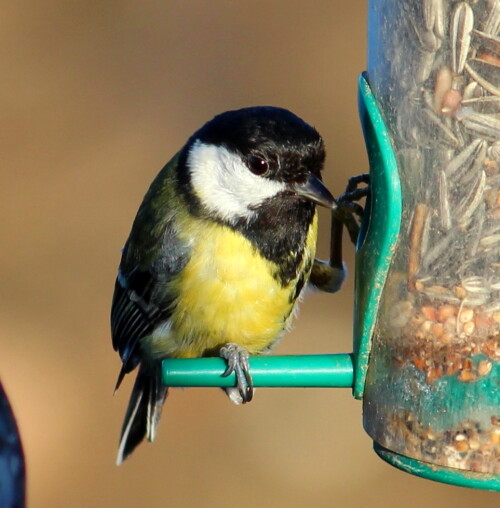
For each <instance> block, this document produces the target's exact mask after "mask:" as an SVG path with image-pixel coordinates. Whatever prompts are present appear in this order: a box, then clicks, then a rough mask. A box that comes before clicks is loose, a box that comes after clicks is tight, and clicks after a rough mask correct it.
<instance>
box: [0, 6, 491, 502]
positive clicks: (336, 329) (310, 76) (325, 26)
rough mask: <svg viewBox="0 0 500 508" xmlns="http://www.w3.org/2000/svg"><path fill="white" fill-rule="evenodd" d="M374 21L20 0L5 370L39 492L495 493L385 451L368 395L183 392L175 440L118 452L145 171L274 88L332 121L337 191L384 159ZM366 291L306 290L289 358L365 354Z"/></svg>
mask: <svg viewBox="0 0 500 508" xmlns="http://www.w3.org/2000/svg"><path fill="white" fill-rule="evenodd" d="M365 17H366V8H365V2H357V3H356V4H353V2H348V1H347V0H337V1H326V0H325V1H315V2H308V3H306V2H302V1H290V0H287V1H285V0H283V1H269V0H253V1H251V2H250V1H246V2H236V1H222V0H217V1H212V2H208V1H202V0H200V1H194V0H189V1H187V0H178V1H151V2H130V1H108V2H93V1H90V2H89V1H88V0H87V1H84V0H74V1H66V2H64V1H59V2H57V1H50V0H46V1H44V2H36V1H34V0H31V1H30V0H28V1H26V2H4V5H3V7H2V15H1V18H0V24H1V28H0V41H1V43H0V47H1V50H0V51H1V58H2V79H1V80H0V99H1V102H2V107H1V111H2V115H3V122H2V125H3V128H2V138H3V139H2V141H3V142H2V145H3V146H2V153H1V158H2V163H1V166H0V167H1V171H2V179H1V186H0V209H1V221H0V228H1V229H0V234H1V238H2V249H1V253H0V256H1V259H0V267H1V268H0V288H1V290H0V291H1V293H0V297H1V305H0V341H1V356H0V375H1V378H2V380H3V382H4V385H5V388H6V390H7V391H8V393H9V395H10V398H11V403H12V405H13V408H14V410H15V411H16V414H17V417H18V421H19V426H20V429H21V433H22V437H23V440H24V446H25V450H26V455H27V468H28V497H29V505H30V506H32V507H43V508H45V507H118V506H119V507H121V508H126V507H132V506H134V507H137V506H145V507H159V506H173V507H191V506H194V507H198V506H199V507H226V506H233V505H238V506H241V507H250V506H251V507H254V506H269V507H303V506H321V507H323V506H325V507H328V506H342V507H344V506H345V507H368V508H371V507H399V506H405V508H412V507H421V506H429V507H453V508H461V507H464V508H465V507H468V506H470V505H471V504H474V505H478V506H479V505H482V506H488V505H490V506H493V504H494V497H493V496H494V494H491V493H484V492H475V491H472V490H466V489H460V488H457V487H450V486H445V485H440V484H435V483H432V482H428V481H425V480H422V479H419V478H415V477H412V476H410V475H407V474H405V473H402V472H399V471H397V470H395V469H393V468H391V467H390V466H388V465H386V464H385V463H383V462H382V461H381V460H379V459H378V458H377V457H376V455H375V454H374V452H373V451H372V450H371V441H370V439H369V438H368V436H367V435H366V434H365V433H364V431H363V429H362V424H361V404H360V402H358V401H355V400H354V399H352V397H351V394H350V392H349V390H313V389H309V390H300V389H288V390H285V389H283V390H277V389H260V390H258V393H257V396H256V399H255V401H254V402H252V404H249V405H248V406H245V407H235V406H233V405H231V404H230V403H229V402H228V400H227V399H226V398H225V397H224V396H223V395H222V393H220V391H219V390H214V389H190V390H184V391H183V390H173V391H172V394H171V396H170V398H169V400H168V403H167V406H166V408H165V411H164V415H163V421H162V424H161V426H160V432H159V436H158V440H157V442H156V443H155V444H154V445H153V446H151V445H143V446H142V447H140V448H139V449H138V450H137V451H136V453H135V454H134V456H133V457H132V458H131V460H129V461H127V462H126V463H125V464H124V465H123V466H122V467H120V468H117V467H116V466H115V465H114V461H115V455H116V448H117V443H118V434H119V430H120V426H121V423H122V418H123V415H124V412H125V407H126V404H127V401H128V396H129V391H130V388H131V383H132V379H127V381H126V382H125V383H124V386H123V388H122V389H121V390H120V391H119V393H118V394H117V395H116V396H115V397H112V391H113V386H114V383H115V380H116V375H117V373H118V369H119V360H118V357H117V356H116V354H115V353H114V352H113V350H112V348H111V342H110V336H109V307H110V300H111V295H112V289H113V284H114V278H115V274H116V268H117V265H118V261H119V256H120V248H121V246H122V245H123V243H124V241H125V239H126V237H127V235H128V233H129V228H130V226H131V222H132V219H133V217H134V215H135V213H136V210H137V207H138V205H139V202H140V200H141V198H142V196H143V194H144V192H145V191H146V189H147V186H148V185H149V183H150V181H151V179H152V178H153V176H154V175H155V174H156V173H157V171H158V170H159V169H160V168H161V167H162V165H163V164H164V163H165V162H166V160H167V159H169V158H170V156H171V155H172V154H173V153H174V152H175V151H176V150H177V149H178V148H180V147H181V146H182V144H183V143H184V141H185V140H186V138H187V137H188V136H189V135H190V134H191V133H192V132H193V131H194V130H195V129H196V128H198V127H199V126H200V125H201V124H202V123H203V122H205V121H206V120H208V119H210V118H211V117H212V116H213V115H215V114H217V113H219V112H221V111H224V110H227V109H231V108H239V107H243V106H248V105H256V104H273V105H278V106H283V107H286V108H289V109H291V110H292V111H294V112H296V113H297V114H298V115H300V116H302V117H303V118H304V119H305V120H307V121H309V122H310V123H312V124H314V125H315V126H316V127H317V128H318V130H319V131H320V132H321V133H322V134H323V136H324V138H325V140H326V144H327V148H328V162H327V167H326V172H325V178H326V181H327V183H328V185H329V186H330V187H331V188H332V190H333V191H334V193H335V194H339V193H340V192H341V191H342V189H343V186H344V182H345V180H346V178H347V176H348V175H352V174H355V173H358V172H360V171H364V170H365V169H366V156H365V152H364V145H363V141H362V135H361V130H360V127H359V124H358V116H357V106H356V80H357V76H358V73H359V72H360V71H362V70H363V68H364V65H365V51H366V48H365V33H366V26H365V25H366V20H365ZM323 219H327V217H326V216H323ZM325 222H326V221H325V220H323V226H325ZM322 236H323V238H322V244H321V247H320V254H322V255H326V242H327V228H326V227H323V235H322ZM348 263H349V265H350V267H351V273H352V269H353V265H352V249H350V250H349V253H348ZM351 307H352V276H351V280H350V282H349V285H348V287H347V289H346V291H345V292H344V293H343V294H342V295H334V296H328V295H314V296H312V297H310V298H309V299H308V301H307V302H306V303H305V304H304V305H303V306H302V309H301V314H300V317H299V320H298V322H297V326H296V328H295V330H294V331H293V333H291V334H289V336H288V337H287V338H286V340H284V341H283V342H282V344H281V345H280V347H279V348H278V352H279V353H281V354H292V353H320V352H332V351H337V352H346V351H349V350H350V348H351V345H350V341H351V339H350V335H351ZM129 377H130V378H131V377H132V376H129ZM495 499H496V500H497V501H498V498H497V497H495Z"/></svg>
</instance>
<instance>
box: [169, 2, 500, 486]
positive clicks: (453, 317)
mask: <svg viewBox="0 0 500 508" xmlns="http://www.w3.org/2000/svg"><path fill="white" fill-rule="evenodd" d="M441 5H442V4H441V2H422V0H406V1H402V0H378V1H373V0H372V1H370V2H369V13H370V17H369V54H368V72H367V73H365V74H363V75H362V76H361V77H360V80H359V109H360V117H361V123H362V127H363V132H364V136H365V142H366V146H367V151H368V158H369V163H370V187H371V195H370V197H369V199H368V201H367V203H366V207H365V216H364V219H363V223H362V226H361V231H360V237H359V239H358V245H357V252H356V274H355V286H356V288H355V302H354V333H353V336H354V344H353V352H352V353H348V354H330V355H306V356H264V357H253V358H251V359H250V372H251V374H252V378H253V381H254V385H255V386H258V387H266V386H267V387H271V386H272V387H299V386H300V387H350V388H352V389H353V394H354V397H355V398H357V399H362V400H363V422H364V427H365V429H366V431H367V432H368V434H369V435H370V436H371V437H372V438H373V440H374V449H375V451H376V453H377V454H378V455H379V456H380V457H382V458H383V459H384V460H386V461H387V462H389V463H390V464H392V465H393V466H395V467H397V468H399V469H402V470H404V471H407V472H409V473H411V474H414V475H417V476H421V477H424V478H428V479H431V480H435V481H440V482H444V483H450V484H455V485H460V486H466V487H471V488H476V489H488V490H494V491H500V240H499V238H500V235H499V234H498V231H500V213H498V212H499V211H500V143H499V141H498V140H499V139H500V134H499V126H498V125H497V124H498V120H497V119H496V117H495V111H497V110H495V109H494V108H495V107H498V101H496V99H495V97H493V95H492V90H493V91H494V86H495V85H494V83H490V80H492V77H493V74H492V70H491V69H490V68H489V67H488V66H491V65H492V64H491V63H489V61H491V58H490V59H489V60H488V59H487V58H486V57H485V56H484V55H485V54H490V55H491V53H494V52H495V51H498V43H496V45H495V41H494V39H495V37H494V35H495V34H494V33H493V32H495V30H498V21H495V20H497V19H498V9H497V10H496V11H495V9H496V7H495V5H496V4H495V3H494V2H489V3H488V2H476V3H474V4H473V5H469V4H466V3H465V2H460V3H456V4H454V5H452V6H451V7H447V8H446V9H442V8H441V7H440V6H441ZM422 6H428V8H423V7H422ZM495 13H496V14H495ZM495 16H496V17H495ZM492 41H493V42H492ZM497 57H499V55H497ZM495 90H496V89H495ZM495 101H496V102H495ZM495 105H496V106H495ZM491 108H493V109H491ZM492 111H493V113H492ZM495 122H496V123H495ZM495 129H496V130H495ZM225 367H226V364H225V362H224V361H223V360H222V359H220V358H204V359H189V360H188V359H167V360H165V361H164V362H163V382H164V384H165V385H168V386H220V387H222V386H234V384H235V377H234V374H232V375H230V376H228V377H226V378H224V377H222V373H223V372H224V370H225Z"/></svg>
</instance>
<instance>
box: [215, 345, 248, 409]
mask: <svg viewBox="0 0 500 508" xmlns="http://www.w3.org/2000/svg"><path fill="white" fill-rule="evenodd" d="M219 354H220V356H221V358H224V359H225V360H226V361H227V368H226V370H225V371H224V373H223V374H222V377H227V376H230V375H231V374H232V373H233V372H234V374H235V375H236V388H237V390H238V393H239V395H240V397H241V403H243V404H245V403H247V402H250V401H251V400H252V398H253V392H254V389H253V381H252V376H251V375H250V365H249V363H248V358H249V356H250V355H249V354H248V351H247V350H246V349H245V348H244V347H242V346H239V345H238V344H234V343H232V342H230V343H228V344H226V345H225V346H224V347H222V348H221V350H220V353H219ZM231 399H232V400H234V399H233V397H231Z"/></svg>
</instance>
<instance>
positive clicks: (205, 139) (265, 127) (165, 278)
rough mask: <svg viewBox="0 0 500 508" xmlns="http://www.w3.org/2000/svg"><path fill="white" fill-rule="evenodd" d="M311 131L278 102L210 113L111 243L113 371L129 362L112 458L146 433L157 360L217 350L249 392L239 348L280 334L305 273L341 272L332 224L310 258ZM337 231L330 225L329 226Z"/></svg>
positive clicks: (155, 395) (322, 276)
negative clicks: (117, 245)
mask: <svg viewBox="0 0 500 508" xmlns="http://www.w3.org/2000/svg"><path fill="white" fill-rule="evenodd" d="M324 159H325V149H324V143H323V140H322V138H321V136H320V135H319V133H318V132H317V131H316V130H315V129H314V128H313V127H311V126H310V125H309V124H307V123H306V122H304V121H303V120H301V119H300V118H299V117H298V116H296V115H294V114H293V113H291V112H290V111H287V110H285V109H281V108H277V107H268V106H264V107H251V108H245V109H240V110H237V111H228V112H226V113H222V114H220V115H218V116H216V117H215V118H213V119H212V120H210V121H209V122H208V123H206V124H205V125H204V126H203V127H201V129H199V130H198V131H196V132H195V133H194V134H193V135H192V136H191V137H190V138H189V139H188V141H187V143H186V144H185V146H184V147H183V148H182V149H181V150H180V151H179V152H178V153H177V154H176V155H175V156H174V157H173V158H172V160H171V161H170V162H168V163H167V165H166V166H165V167H164V168H163V169H162V170H161V171H160V173H159V174H158V176H157V177H156V178H155V180H154V181H153V183H152V184H151V187H150V188H149V190H148V192H147V194H146V196H145V197H144V200H143V202H142V204H141V206H140V208H139V211H138V213H137V216H136V218H135V221H134V223H133V226H132V231H131V233H130V236H129V238H128V240H127V242H126V244H125V247H124V249H123V251H122V258H121V263H120V267H119V272H118V277H117V279H116V284H115V291H114V296H113V303H112V310H111V329H112V337H113V347H114V349H115V350H116V351H118V352H119V354H120V357H121V360H122V362H123V365H122V368H121V371H120V374H119V376H118V381H117V384H116V388H118V387H119V385H120V383H121V381H122V379H123V377H124V375H125V374H126V373H128V372H131V371H132V370H134V369H135V368H136V367H137V366H139V372H138V374H137V378H136V381H135V385H134V388H133V391H132V395H131V398H130V402H129V405H128V408H127V412H126V415H125V420H124V423H123V427H122V431H121V438H120V445H119V450H118V458H117V463H118V464H120V463H121V462H122V461H123V460H125V459H126V458H127V457H128V456H129V455H130V453H131V452H132V451H133V450H134V449H135V447H136V446H137V445H138V444H139V443H140V442H141V441H142V440H143V439H144V437H146V438H147V439H148V441H153V440H154V438H155V434H156V429H157V426H158V422H159V419H160V413H161V409H162V406H163V403H164V401H165V398H166V396H167V391H168V388H167V387H165V386H163V385H162V383H161V360H163V359H165V358H195V357H206V356H217V355H221V356H223V357H224V358H225V359H226V360H227V363H228V369H227V371H226V374H229V373H231V372H235V374H236V378H237V386H236V387H234V388H230V389H227V392H228V395H229V396H230V398H231V399H232V400H233V402H235V403H245V402H248V401H249V400H251V398H252V395H253V387H252V383H251V377H250V375H249V372H248V357H249V355H258V354H261V353H263V352H266V351H268V350H270V349H271V348H272V347H273V345H275V344H276V343H277V342H278V341H279V339H280V338H281V337H282V335H283V334H284V332H286V331H287V330H288V329H289V327H290V323H291V320H292V317H293V315H294V311H295V310H296V308H297V302H298V301H299V300H300V296H301V294H302V293H303V291H304V288H305V286H306V285H307V284H308V283H309V284H312V285H313V286H316V287H319V288H321V289H323V290H326V291H329V292H334V291H336V290H338V289H339V288H340V286H341V285H342V282H343V280H344V277H345V269H344V265H343V263H342V259H341V258H342V255H341V248H340V235H341V228H339V227H338V224H337V226H335V227H334V222H332V255H331V259H330V261H329V262H322V261H318V260H315V251H316V236H317V227H318V214H317V211H316V205H321V206H325V207H327V208H330V209H332V210H335V209H336V207H337V204H336V201H335V199H334V198H333V196H332V195H331V193H330V192H329V191H328V190H327V188H326V187H325V186H324V184H323V183H322V180H321V170H322V168H323V163H324ZM339 230H340V233H339Z"/></svg>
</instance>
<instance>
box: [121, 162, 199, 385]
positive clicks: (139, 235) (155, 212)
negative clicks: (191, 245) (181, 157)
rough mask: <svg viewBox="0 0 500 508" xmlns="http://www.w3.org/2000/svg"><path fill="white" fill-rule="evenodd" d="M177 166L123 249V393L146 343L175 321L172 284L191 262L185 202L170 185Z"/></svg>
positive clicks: (156, 188) (163, 176)
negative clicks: (182, 232)
mask: <svg viewBox="0 0 500 508" xmlns="http://www.w3.org/2000/svg"><path fill="white" fill-rule="evenodd" d="M175 162H176V161H175V159H174V160H173V161H171V162H170V163H169V164H167V165H166V166H165V168H163V170H162V171H161V172H160V174H159V175H158V177H157V178H156V180H155V181H154V182H153V184H152V186H151V188H150V189H149V191H148V194H147V195H146V197H145V199H144V201H143V203H142V205H141V207H140V209H139V212H138V214H137V218H136V221H135V222H134V225H133V227H132V232H131V234H130V237H129V239H128V241H127V243H126V245H125V248H124V249H123V253H122V260H121V263H120V269H119V272H118V277H117V279H116V282H115V292H114V295H113V303H112V307H111V334H112V339H113V347H114V349H115V350H116V351H118V352H119V354H120V357H121V359H122V362H123V367H122V372H120V376H119V378H118V383H117V387H118V385H119V384H120V382H121V380H122V379H123V376H124V375H125V374H126V373H128V372H130V371H131V370H133V369H134V368H135V367H137V365H138V364H139V362H140V351H139V347H138V346H139V342H140V340H141V339H142V338H143V337H145V336H147V335H149V334H150V333H152V331H153V330H154V329H155V328H156V327H157V326H158V325H159V324H160V323H162V322H165V321H166V320H168V318H169V316H170V315H171V312H172V305H173V302H174V300H175V294H173V289H172V285H171V284H170V282H171V281H172V279H173V278H174V277H175V276H176V275H177V274H178V273H179V272H180V271H181V270H182V268H183V267H184V266H185V264H186V263H187V261H188V259H189V249H188V248H187V246H185V245H184V244H183V242H181V240H180V239H179V236H178V232H177V231H178V227H177V218H178V215H179V213H182V212H179V199H180V198H179V197H178V196H176V195H175V192H174V191H173V190H169V189H170V188H171V185H168V181H167V180H168V179H169V178H170V177H169V173H168V172H169V171H170V172H171V169H172V165H173V164H174V163H175ZM160 193H161V196H159V194H160Z"/></svg>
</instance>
